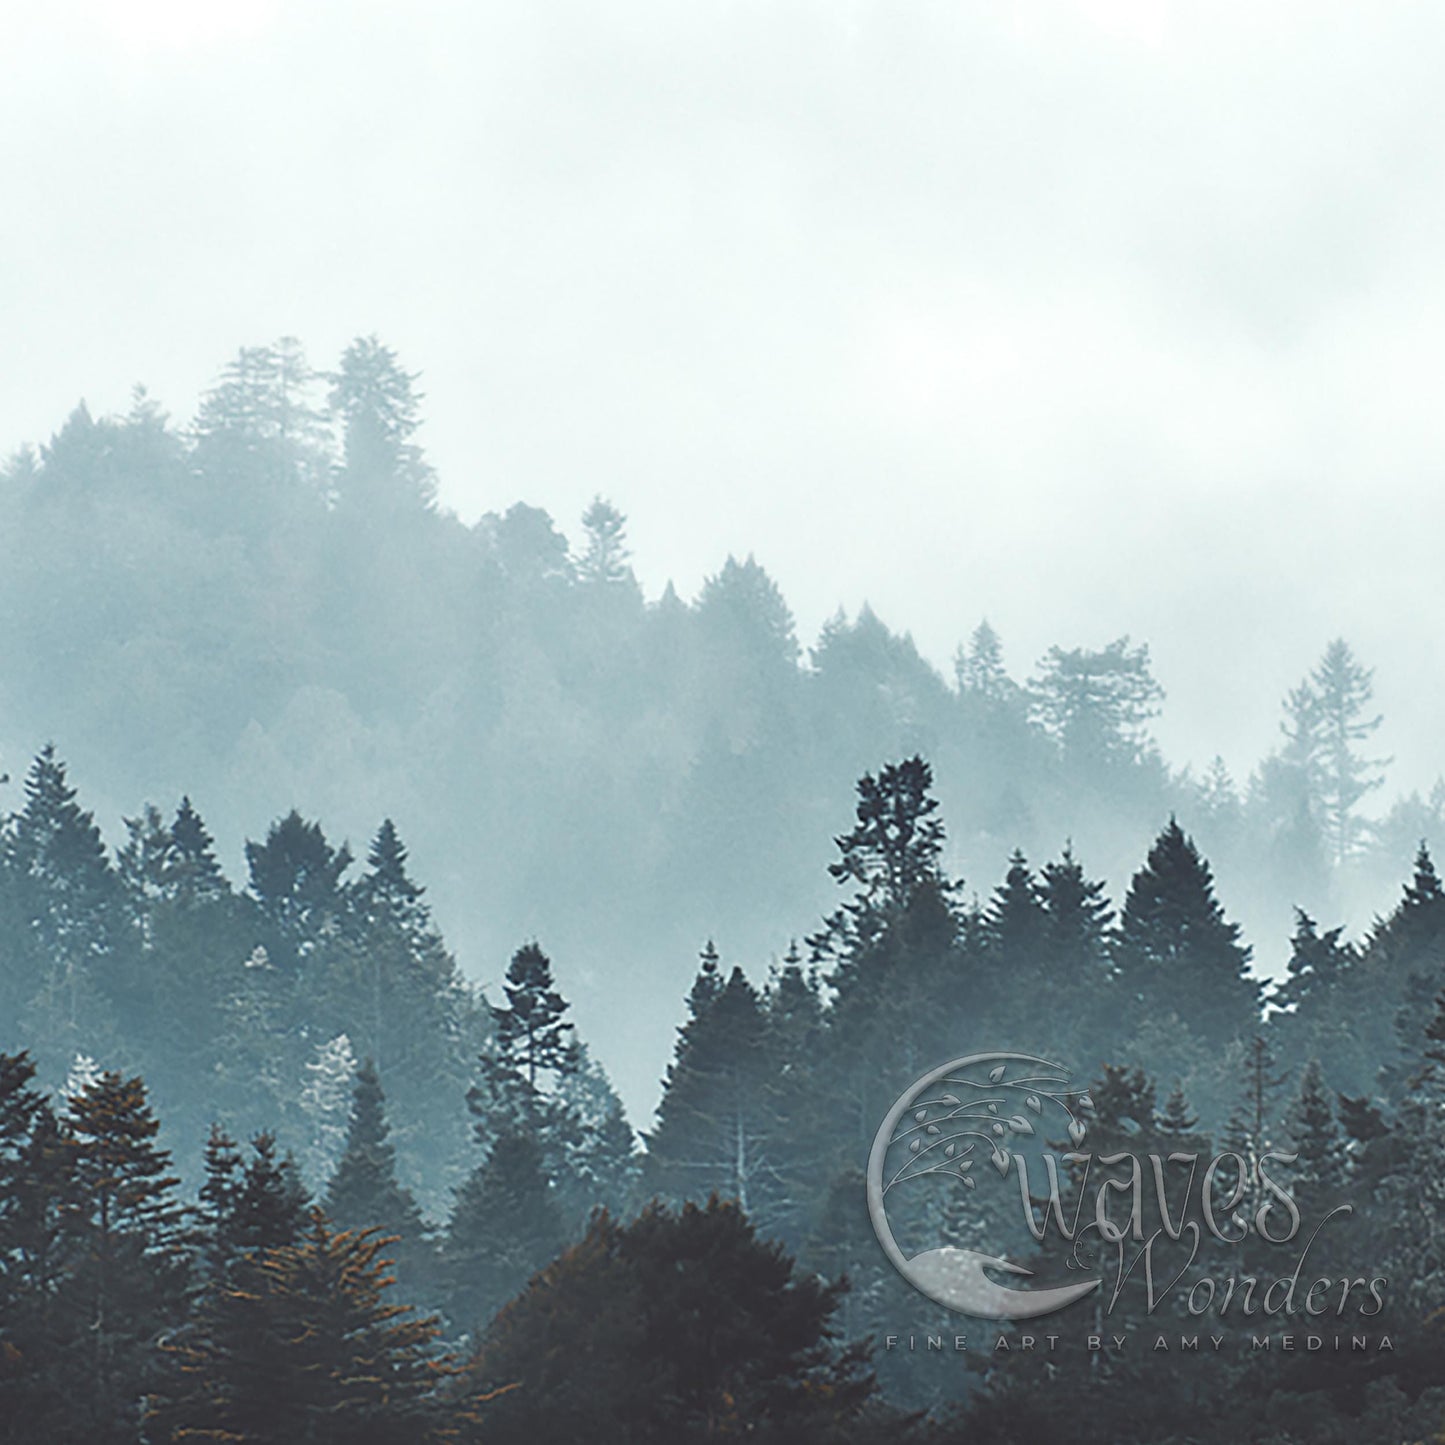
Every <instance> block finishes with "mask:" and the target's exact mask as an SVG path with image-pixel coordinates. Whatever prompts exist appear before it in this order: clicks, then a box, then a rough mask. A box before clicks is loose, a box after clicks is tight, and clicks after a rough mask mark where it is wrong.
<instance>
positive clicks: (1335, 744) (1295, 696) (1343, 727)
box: [1284, 638, 1389, 865]
mask: <svg viewBox="0 0 1445 1445" xmlns="http://www.w3.org/2000/svg"><path fill="white" fill-rule="evenodd" d="M1373 678H1374V672H1373V669H1370V668H1365V667H1361V666H1360V664H1359V663H1358V662H1357V661H1356V660H1355V656H1354V654H1353V653H1352V652H1351V651H1350V647H1349V644H1348V643H1346V642H1345V640H1344V639H1343V638H1336V639H1335V640H1334V641H1333V642H1331V643H1330V645H1329V646H1328V647H1327V648H1326V649H1325V652H1324V656H1323V657H1321V659H1320V662H1319V666H1318V667H1316V668H1315V670H1314V671H1313V672H1311V673H1310V675H1309V677H1308V678H1306V679H1305V681H1304V682H1302V683H1301V684H1300V685H1299V687H1297V688H1295V689H1294V690H1293V691H1291V692H1290V694H1289V696H1288V697H1287V698H1286V700H1285V712H1286V715H1287V717H1286V722H1285V725H1284V730H1285V734H1286V737H1287V738H1288V745H1287V748H1286V756H1287V757H1288V759H1289V760H1290V761H1291V762H1292V763H1293V764H1294V765H1295V766H1296V767H1297V768H1299V770H1300V771H1301V773H1302V774H1303V776H1304V777H1305V778H1306V779H1307V781H1308V785H1309V787H1310V790H1311V796H1312V798H1313V799H1314V800H1315V801H1316V803H1317V806H1318V808H1319V810H1320V814H1321V819H1322V822H1323V824H1324V828H1325V834H1326V837H1327V839H1328V842H1329V847H1330V853H1331V856H1332V858H1333V860H1334V862H1335V863H1336V864H1337V865H1338V864H1340V863H1343V862H1344V861H1345V860H1346V859H1347V858H1348V857H1349V856H1350V855H1351V854H1352V853H1353V852H1355V850H1356V849H1357V847H1358V844H1359V834H1360V823H1359V820H1358V819H1357V818H1356V816H1355V808H1356V806H1357V805H1358V804H1359V802H1360V801H1361V800H1362V799H1363V798H1364V797H1365V796H1366V794H1368V793H1370V792H1371V791H1373V790H1374V789H1375V788H1377V787H1379V786H1380V784H1381V782H1382V781H1383V775H1382V774H1381V772H1380V771H1379V770H1380V769H1381V768H1383V767H1384V766H1385V764H1386V763H1387V762H1388V761H1389V759H1385V758H1367V757H1365V756H1363V755H1362V754H1361V753H1360V751H1359V748H1358V745H1359V744H1361V743H1364V742H1365V741H1367V740H1368V739H1369V738H1370V737H1372V736H1373V735H1374V733H1375V732H1376V730H1377V729H1378V728H1379V726H1380V721H1381V719H1380V717H1379V716H1378V715H1376V716H1374V717H1368V716H1366V714H1367V712H1368V710H1369V706H1370V702H1371V699H1372V697H1373V694H1374V687H1373Z"/></svg>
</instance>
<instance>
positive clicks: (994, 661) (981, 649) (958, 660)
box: [953, 617, 1019, 704]
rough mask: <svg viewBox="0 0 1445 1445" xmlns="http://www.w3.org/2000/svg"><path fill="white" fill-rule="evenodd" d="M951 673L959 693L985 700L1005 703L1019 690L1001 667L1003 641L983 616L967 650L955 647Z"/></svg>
mask: <svg viewBox="0 0 1445 1445" xmlns="http://www.w3.org/2000/svg"><path fill="white" fill-rule="evenodd" d="M953 673H954V683H955V685H956V686H957V688H958V690H959V692H960V693H969V694H972V695H973V696H974V697H977V698H979V699H980V700H982V701H984V702H987V703H994V704H1003V703H1009V702H1011V701H1013V698H1014V696H1015V695H1016V694H1017V692H1018V690H1019V689H1018V686H1017V685H1016V684H1015V683H1014V682H1013V681H1012V680H1011V679H1010V678H1009V675H1008V673H1007V671H1006V670H1005V668H1004V665H1003V643H1002V641H1001V640H1000V638H999V635H998V633H997V632H995V631H994V630H993V628H992V627H990V626H989V622H988V618H986V617H985V618H984V619H983V621H982V622H980V623H979V624H978V626H977V627H975V628H974V630H973V636H972V637H971V638H970V639H969V645H968V650H967V652H965V651H964V649H963V648H962V647H960V648H959V650H958V653H957V655H956V656H955V658H954V663H953Z"/></svg>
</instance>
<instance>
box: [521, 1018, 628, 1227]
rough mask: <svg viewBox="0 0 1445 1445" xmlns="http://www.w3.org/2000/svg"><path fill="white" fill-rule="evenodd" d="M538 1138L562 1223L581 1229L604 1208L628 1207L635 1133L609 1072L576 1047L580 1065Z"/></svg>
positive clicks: (560, 1089)
mask: <svg viewBox="0 0 1445 1445" xmlns="http://www.w3.org/2000/svg"><path fill="white" fill-rule="evenodd" d="M552 1106H553V1107H552V1110H551V1114H552V1119H551V1120H549V1122H548V1126H547V1127H546V1128H544V1130H543V1131H542V1134H541V1136H540V1139H539V1143H540V1144H541V1145H542V1149H543V1155H544V1161H545V1163H546V1166H547V1171H548V1174H549V1175H550V1177H551V1180H552V1183H553V1189H554V1192H555V1194H556V1196H557V1202H558V1205H559V1207H560V1209H561V1212H562V1216H563V1222H564V1225H565V1226H566V1228H567V1229H568V1231H569V1232H573V1233H580V1231H581V1230H582V1229H583V1228H584V1227H585V1226H586V1224H587V1221H588V1220H589V1219H590V1218H591V1217H592V1215H593V1213H594V1212H595V1211H596V1210H598V1209H600V1208H607V1209H611V1210H613V1211H614V1212H621V1211H624V1210H626V1209H627V1208H628V1207H630V1205H631V1204H632V1202H633V1197H634V1195H635V1194H636V1192H637V1185H638V1179H639V1176H640V1173H641V1162H642V1161H641V1158H640V1157H639V1155H638V1151H637V1144H638V1140H637V1134H636V1131H635V1130H634V1129H633V1127H632V1125H631V1124H629V1123H628V1122H627V1114H626V1111H625V1110H624V1109H623V1107H622V1100H621V1099H620V1098H619V1097H618V1096H617V1092H616V1090H615V1089H613V1087H612V1084H611V1081H610V1080H609V1079H608V1077H607V1073H606V1070H604V1069H603V1067H602V1065H601V1064H599V1063H598V1062H597V1061H596V1060H595V1059H594V1058H593V1057H592V1056H591V1054H590V1053H589V1052H588V1051H587V1049H586V1047H585V1046H582V1045H579V1046H578V1068H577V1071H576V1073H574V1074H569V1075H567V1076H565V1077H564V1078H562V1079H561V1080H560V1081H559V1082H558V1086H557V1093H556V1095H555V1097H554V1099H553V1101H552Z"/></svg>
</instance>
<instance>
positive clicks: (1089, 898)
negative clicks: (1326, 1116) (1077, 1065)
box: [1039, 844, 1114, 1056]
mask: <svg viewBox="0 0 1445 1445" xmlns="http://www.w3.org/2000/svg"><path fill="white" fill-rule="evenodd" d="M1039 897H1040V901H1041V904H1042V906H1043V911H1044V940H1043V954H1044V957H1045V959H1046V960H1047V963H1048V970H1049V995H1048V1005H1049V1007H1048V1010H1047V1015H1046V1016H1047V1017H1048V1018H1049V1019H1051V1020H1053V1022H1054V1030H1055V1032H1056V1034H1057V1035H1058V1038H1059V1041H1060V1044H1061V1045H1066V1044H1067V1043H1068V1042H1070V1041H1071V1040H1072V1041H1076V1042H1077V1043H1078V1044H1080V1045H1082V1046H1083V1047H1084V1048H1085V1049H1086V1050H1087V1051H1092V1050H1093V1047H1094V1044H1095V1042H1096V1040H1097V1038H1098V1035H1099V1032H1100V1025H1101V1024H1102V1022H1103V1018H1102V1015H1103V1011H1104V1009H1105V1008H1106V1006H1107V997H1106V995H1107V990H1108V987H1109V982H1110V976H1111V972H1112V963H1111V959H1110V950H1111V947H1112V945H1113V938H1114V909H1113V906H1112V905H1111V904H1110V902H1109V898H1108V895H1107V894H1106V893H1105V891H1104V884H1103V881H1102V880H1091V879H1089V878H1087V877H1085V875H1084V869H1083V866H1082V865H1081V864H1080V863H1079V861H1078V859H1076V858H1075V857H1074V852H1073V847H1072V845H1071V844H1070V845H1066V846H1065V848H1064V851H1063V854H1062V855H1061V856H1060V858H1059V859H1058V861H1057V862H1050V863H1045V864H1044V867H1043V876H1042V879H1041V881H1040V884H1039ZM1071 1026H1072V1027H1071ZM1064 1052H1065V1053H1066V1054H1067V1053H1071V1051H1070V1050H1069V1049H1068V1048H1066V1047H1065V1048H1064ZM1073 1056H1077V1055H1073Z"/></svg>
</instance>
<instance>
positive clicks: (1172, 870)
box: [1114, 818, 1259, 1047]
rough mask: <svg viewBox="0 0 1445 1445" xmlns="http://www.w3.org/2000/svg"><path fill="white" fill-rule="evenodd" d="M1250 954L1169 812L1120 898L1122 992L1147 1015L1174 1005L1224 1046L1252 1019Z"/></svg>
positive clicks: (1196, 1029)
mask: <svg viewBox="0 0 1445 1445" xmlns="http://www.w3.org/2000/svg"><path fill="white" fill-rule="evenodd" d="M1249 956H1250V950H1249V948H1248V947H1247V946H1246V945H1244V944H1242V943H1240V941H1239V925H1238V924H1235V923H1231V922H1229V921H1228V919H1226V918H1225V916H1224V910H1223V909H1222V908H1221V907H1220V905H1219V901H1218V900H1217V899H1216V898H1215V896H1214V879H1213V876H1212V874H1211V872H1210V869H1209V864H1208V863H1206V862H1205V860H1204V859H1203V858H1202V857H1201V856H1200V854H1199V851H1198V849H1197V848H1195V846H1194V843H1193V841H1192V840H1191V839H1190V838H1188V837H1187V836H1186V835H1185V833H1184V830H1183V829H1182V828H1181V827H1180V826H1179V824H1178V822H1177V821H1176V820H1175V819H1173V818H1171V819H1170V820H1169V824H1168V826H1167V827H1166V828H1165V829H1164V831H1163V832H1162V833H1160V835H1159V836H1158V838H1157V839H1156V840H1155V842H1154V845H1153V847H1152V848H1150V850H1149V856H1148V859H1147V861H1146V862H1145V864H1144V866H1143V867H1142V868H1141V869H1140V870H1139V871H1138V872H1137V873H1136V874H1135V875H1134V879H1133V882H1132V883H1131V884H1130V886H1129V893H1128V897H1127V898H1126V899H1125V902H1124V910H1123V913H1122V915H1121V918H1120V925H1119V936H1118V940H1117V943H1116V946H1115V955H1114V958H1115V969H1116V974H1117V980H1118V990H1119V994H1120V996H1121V997H1122V998H1123V999H1124V1000H1126V1001H1127V1003H1126V1006H1127V1007H1128V1008H1129V1009H1130V1010H1131V1011H1132V1010H1138V1011H1139V1012H1140V1013H1141V1014H1142V1015H1144V1016H1148V1015H1150V1014H1160V1015H1162V1014H1165V1013H1168V1012H1169V1011H1171V1010H1172V1011H1173V1012H1175V1013H1177V1014H1178V1015H1179V1017H1180V1018H1181V1019H1183V1020H1184V1021H1185V1022H1186V1023H1187V1024H1188V1026H1189V1028H1190V1030H1191V1031H1192V1032H1193V1033H1195V1034H1196V1035H1197V1036H1198V1037H1199V1038H1200V1039H1201V1040H1202V1041H1204V1042H1205V1043H1207V1044H1210V1045H1214V1046H1218V1047H1223V1046H1224V1045H1225V1044H1227V1043H1229V1042H1230V1041H1231V1040H1233V1039H1238V1038H1241V1037H1244V1036H1246V1035H1248V1034H1249V1033H1250V1032H1252V1031H1253V1029H1254V1027H1255V1024H1256V1020H1257V1017H1258V1007H1259V1005H1258V997H1259V985H1258V984H1257V983H1256V982H1255V981H1254V980H1253V979H1252V978H1250V977H1249Z"/></svg>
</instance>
